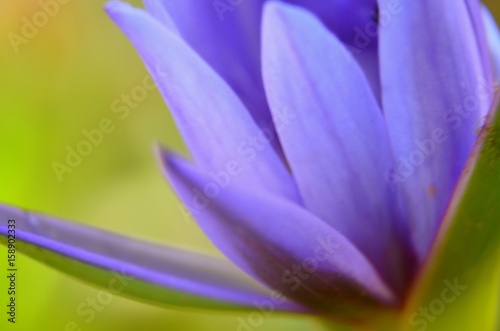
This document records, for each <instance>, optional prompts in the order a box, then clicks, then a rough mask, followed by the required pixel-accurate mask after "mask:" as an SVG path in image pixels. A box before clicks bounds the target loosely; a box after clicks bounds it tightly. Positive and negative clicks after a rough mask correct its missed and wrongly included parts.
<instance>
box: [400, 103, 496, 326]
mask: <svg viewBox="0 0 500 331" xmlns="http://www.w3.org/2000/svg"><path fill="white" fill-rule="evenodd" d="M499 280H500V112H498V111H497V112H492V113H491V114H490V118H489V119H488V120H487V124H486V125H485V127H484V128H483V129H482V131H481V133H480V134H479V137H478V142H477V144H476V147H475V149H474V151H473V154H472V155H471V157H470V159H469V162H468V164H467V167H466V169H465V171H464V172H463V174H462V178H461V179H460V182H459V184H458V187H457V189H456V192H455V194H454V196H453V198H452V202H451V205H450V207H449V208H448V212H447V215H446V216H445V218H444V220H443V224H442V225H441V228H440V230H439V233H438V236H437V237H436V240H435V244H434V246H433V249H432V252H431V254H430V256H429V258H428V260H427V261H426V263H425V266H424V268H423V271H422V272H421V274H420V276H419V278H418V279H417V281H416V285H415V286H414V288H413V290H412V292H411V294H410V298H409V300H408V301H407V305H406V308H405V313H404V315H403V319H402V320H401V330H420V331H423V330H428V331H432V330H436V331H445V330H481V331H490V330H491V331H493V330H495V324H496V323H497V321H496V319H497V315H498V311H499V307H498V301H499V295H498V293H499V291H498V286H499Z"/></svg>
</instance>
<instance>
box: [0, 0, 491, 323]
mask: <svg viewBox="0 0 500 331" xmlns="http://www.w3.org/2000/svg"><path fill="white" fill-rule="evenodd" d="M130 2H131V3H133V4H134V5H137V6H140V3H139V1H130ZM103 3H104V1H100V0H99V1H89V2H87V1H77V0H67V4H65V5H61V6H60V8H59V12H58V13H57V14H56V15H54V17H51V18H50V20H49V21H48V23H47V24H46V25H45V26H43V27H42V28H39V29H38V31H36V32H34V33H33V35H34V36H33V37H32V38H29V39H28V40H27V43H25V44H21V45H19V49H18V52H15V50H14V49H13V47H12V46H11V44H10V42H9V40H8V38H7V35H8V33H10V32H15V33H17V34H21V27H22V25H23V21H22V19H23V17H26V18H30V19H31V18H32V17H33V15H34V14H35V13H36V12H38V11H40V5H39V3H38V0H19V1H18V0H2V1H0V152H1V153H0V201H1V202H4V203H10V204H13V205H18V206H23V207H26V208H29V209H33V210H37V211H41V212H44V213H48V214H53V215H58V216H60V217H63V218H67V219H71V220H75V221H79V222H82V223H87V224H91V225H94V226H98V227H100V228H104V229H110V230H113V231H115V232H119V233H123V234H126V235H131V236H134V237H140V238H144V239H147V240H151V241H156V242H159V243H169V244H174V245H178V246H182V247H188V248H190V249H195V250H200V251H204V252H209V253H213V254H219V253H218V252H217V250H216V249H215V248H214V247H213V246H212V245H211V244H210V242H209V241H208V240H207V239H206V238H205V236H204V235H203V234H202V232H201V231H200V230H199V229H198V228H197V226H196V225H195V223H193V222H191V221H190V220H188V219H185V218H184V217H183V215H182V214H181V212H180V211H179V202H178V201H177V199H176V198H175V196H174V195H173V193H172V191H171V190H170V188H169V187H168V185H167V184H166V182H165V181H164V180H163V178H162V176H161V172H160V170H159V167H158V165H157V163H156V160H155V157H154V154H153V146H154V145H155V144H156V143H158V142H161V143H162V144H164V145H166V146H168V147H170V148H174V149H176V150H179V151H181V152H183V153H187V152H186V149H185V147H184V145H183V143H182V140H181V139H180V136H179V133H178V131H177V129H176V128H175V125H174V123H173V121H172V118H171V116H170V114H169V113H168V110H167V108H166V106H165V105H164V103H163V101H162V100H161V97H160V95H159V93H158V92H157V91H156V90H152V91H148V93H147V94H146V95H145V96H144V98H143V100H136V105H134V106H133V107H128V108H129V111H130V112H129V113H128V116H126V117H125V118H123V119H121V118H120V117H119V114H117V113H114V112H113V111H112V107H113V104H114V103H115V104H116V103H119V102H120V101H116V100H120V98H122V96H123V95H130V94H131V92H132V91H133V90H134V88H136V87H138V86H142V85H143V80H144V78H145V77H146V75H147V72H146V70H145V68H144V66H143V65H142V62H141V61H140V59H139V57H138V56H137V55H136V52H135V50H134V49H133V48H132V46H131V45H130V43H129V42H128V40H127V39H126V38H125V37H124V36H123V35H122V33H121V32H120V31H119V30H118V28H117V27H116V26H115V25H114V24H113V23H112V22H111V21H110V20H109V19H108V17H107V16H106V15H105V13H104V11H103ZM486 3H487V5H488V6H489V7H490V9H492V10H493V11H494V13H495V15H496V16H497V18H499V17H500V4H498V3H497V2H495V1H493V0H492V1H486ZM120 105H123V104H120ZM103 118H110V119H111V120H112V121H113V124H114V125H115V126H116V129H115V130H114V132H112V133H111V134H108V135H106V136H105V138H104V140H103V142H102V143H101V144H99V145H98V146H95V147H94V148H93V150H92V152H91V153H90V155H88V156H86V157H84V158H83V160H82V162H81V164H80V165H79V166H77V167H75V168H74V169H73V171H72V172H71V173H65V174H64V175H63V176H62V180H60V178H58V177H57V176H56V174H55V172H54V169H53V162H60V163H64V162H65V157H66V154H67V148H68V146H69V147H70V148H75V147H76V145H77V144H78V143H79V142H80V141H82V140H83V139H85V137H84V135H83V134H82V130H92V129H95V128H98V126H99V122H100V121H101V120H102V119H103ZM3 256H6V252H5V248H4V247H1V248H0V270H4V269H5V268H4V265H3V263H4V262H2V261H4V259H3V258H2V257H3ZM18 266H19V269H20V271H19V274H18V276H19V279H18V290H19V297H18V316H17V318H18V323H17V324H16V325H15V326H14V327H13V326H12V325H10V324H8V323H6V318H5V316H4V315H5V313H4V309H3V308H1V309H0V316H1V317H0V330H18V331H42V330H43V331H46V330H50V331H71V329H66V325H67V324H68V323H69V322H72V321H74V322H76V323H77V324H79V326H80V328H81V330H82V331H101V330H102V331H104V330H105V331H114V330H120V331H129V330H130V331H135V330H144V331H153V330H238V322H237V319H238V317H240V315H238V314H216V313H206V312H193V311H176V310H166V309H160V308H156V307H152V306H149V305H145V304H142V303H137V302H134V301H131V300H128V299H124V298H120V297H116V296H115V297H114V298H113V301H112V302H111V303H110V304H109V305H107V306H104V308H103V310H102V311H100V312H97V313H96V316H95V318H94V319H93V321H92V322H91V323H86V322H85V321H84V319H83V318H82V317H80V316H79V315H78V314H77V312H76V310H77V307H78V306H79V305H80V304H81V303H82V302H85V301H86V300H87V298H89V297H95V296H96V294H97V292H98V290H97V289H95V288H93V287H90V286H87V285H85V284H82V283H80V282H79V281H77V280H75V279H73V278H71V277H68V276H65V275H63V274H61V273H59V272H57V271H54V270H52V269H50V268H48V267H45V266H44V265H42V264H39V263H37V262H34V261H32V260H30V259H29V258H25V257H24V256H22V255H18ZM0 275H3V274H2V273H1V272H0ZM6 288H7V286H6V282H5V279H4V277H3V276H2V277H1V278H0V307H3V306H4V304H3V302H4V300H2V299H3V298H4V297H5V295H6V293H5V292H6V291H5V290H4V289H6ZM242 316H243V317H245V315H242ZM258 330H262V331H266V330H269V331H271V330H273V331H276V330H321V326H320V325H319V324H317V323H316V322H315V321H313V320H311V319H308V318H293V317H286V316H276V317H272V318H269V319H267V320H266V321H265V323H264V324H263V325H262V326H261V327H259V328H258Z"/></svg>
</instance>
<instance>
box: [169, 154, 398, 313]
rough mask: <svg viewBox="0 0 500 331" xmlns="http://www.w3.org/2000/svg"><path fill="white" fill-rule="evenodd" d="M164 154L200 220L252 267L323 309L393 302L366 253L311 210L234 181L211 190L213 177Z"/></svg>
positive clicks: (241, 263) (171, 175) (276, 286)
mask: <svg viewBox="0 0 500 331" xmlns="http://www.w3.org/2000/svg"><path fill="white" fill-rule="evenodd" d="M161 157H162V159H163V161H164V165H165V169H166V174H167V176H168V177H169V180H170V182H171V183H172V185H173V187H174V189H175V190H176V192H177V194H178V195H179V197H180V198H181V199H182V201H184V203H185V204H186V205H187V208H188V209H189V210H190V211H191V212H192V213H193V215H194V217H195V218H196V220H197V221H198V223H199V225H200V226H201V228H202V229H203V230H204V231H205V233H206V234H207V235H208V236H209V238H210V239H211V240H212V242H213V243H214V244H215V245H216V246H217V247H218V248H219V249H220V250H221V251H222V252H223V253H224V254H225V255H226V256H227V257H228V258H229V259H230V260H231V261H233V262H234V263H235V264H236V265H237V266H239V267H240V268H241V269H243V270H245V271H246V272H247V273H248V274H249V275H251V276H253V277H254V278H256V279H258V280H260V281H262V282H263V283H265V284H266V285H268V286H269V287H270V288H273V289H276V290H279V291H281V292H283V293H284V294H285V295H286V296H287V297H289V298H291V299H293V300H295V301H297V302H300V303H302V304H305V305H307V306H310V307H314V308H316V309H319V310H324V309H332V308H335V309H339V310H341V311H349V310H350V309H352V308H353V306H354V307H358V308H359V305H362V306H363V305H365V304H368V303H370V302H372V303H373V301H372V300H374V299H376V300H379V301H382V302H385V303H389V302H393V299H394V298H393V294H392V292H391V290H390V289H389V288H388V287H387V286H386V285H385V283H384V282H383V281H382V280H381V278H380V277H379V275H378V274H377V271H376V270H375V268H374V267H373V266H372V265H371V263H370V262H369V261H368V260H367V259H366V258H365V257H364V255H363V254H362V253H360V252H359V251H358V250H357V248H356V247H355V246H354V245H352V244H351V243H350V242H349V240H347V239H346V238H344V236H342V234H340V233H339V232H337V231H335V230H334V229H332V228H331V227H329V226H328V225H326V223H323V222H322V221H321V220H320V219H319V218H317V217H315V216H313V215H312V214H310V213H309V212H308V211H307V210H305V209H303V208H301V207H300V206H298V205H296V204H293V203H291V202H289V201H288V200H285V199H282V198H279V197H277V196H275V195H271V194H268V193H267V192H264V191H257V190H256V191H254V190H250V189H248V188H243V187H240V186H237V185H231V186H229V187H225V188H221V187H218V189H216V190H214V185H215V184H214V182H213V181H212V180H211V179H210V178H208V177H206V176H203V175H202V174H201V173H200V172H199V171H198V170H197V169H196V168H195V167H194V166H192V165H190V164H189V163H187V162H185V161H183V160H182V159H180V158H178V157H176V156H173V155H171V154H168V153H165V152H163V153H162V156H161ZM200 202H202V204H200Z"/></svg>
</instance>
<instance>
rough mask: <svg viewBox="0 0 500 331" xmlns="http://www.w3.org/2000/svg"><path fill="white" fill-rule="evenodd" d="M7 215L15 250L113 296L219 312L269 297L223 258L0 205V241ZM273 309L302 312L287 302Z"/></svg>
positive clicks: (5, 233)
mask: <svg viewBox="0 0 500 331" xmlns="http://www.w3.org/2000/svg"><path fill="white" fill-rule="evenodd" d="M11 219H13V220H15V237H16V243H15V245H16V249H17V250H19V251H21V252H23V253H25V254H27V255H29V256H31V257H33V258H35V259H37V260H38V261H40V262H43V263H45V264H48V265H50V266H52V267H55V268H56V269H59V270H61V271H64V272H66V273H68V274H70V275H73V276H76V277H78V278H80V279H83V280H85V281H88V282H90V283H92V284H95V285H99V286H101V287H106V288H108V289H109V290H110V291H112V292H113V293H116V294H118V293H119V294H122V295H125V296H129V297H130V296H131V297H134V298H136V299H139V300H143V301H147V302H150V303H154V304H158V305H167V306H175V307H179V306H180V307H189V308H203V309H223V310H241V309H244V310H247V309H252V306H253V302H254V301H255V300H257V301H259V300H266V299H268V298H269V295H268V292H269V291H268V290H266V289H265V288H263V287H262V286H261V285H258V284H257V283H256V282H255V281H253V280H251V279H250V278H248V276H246V275H244V274H242V273H241V272H240V271H239V270H237V269H236V268H234V267H233V266H232V265H230V264H228V263H227V262H225V261H222V260H219V259H216V258H213V257H209V256H206V255H201V254H198V253H193V252H188V251H183V250H180V249H176V248H170V247H164V246H159V245H156V244H152V243H147V242H142V241H139V240H135V239H131V238H127V237H124V236H120V235H117V234H113V233H109V232H105V231H101V230H98V229H94V228H91V227H87V226H83V225H78V224H75V223H69V222H63V221H59V220H56V219H53V218H50V217H47V216H44V215H39V214H33V213H29V212H25V211H21V210H18V209H14V208H10V207H4V206H0V239H1V240H2V242H3V243H4V244H7V238H6V237H7V236H8V235H9V234H11V235H12V234H14V232H12V231H10V232H9V230H12V229H13V227H12V226H10V227H9V224H11V223H9V222H8V220H11ZM9 238H11V237H9ZM9 243H12V240H10V241H9ZM266 294H267V295H266ZM279 308H280V310H287V311H288V310H291V311H300V310H303V309H302V308H301V307H300V306H299V305H296V304H293V303H290V302H288V301H287V302H285V303H284V304H283V305H280V307H279Z"/></svg>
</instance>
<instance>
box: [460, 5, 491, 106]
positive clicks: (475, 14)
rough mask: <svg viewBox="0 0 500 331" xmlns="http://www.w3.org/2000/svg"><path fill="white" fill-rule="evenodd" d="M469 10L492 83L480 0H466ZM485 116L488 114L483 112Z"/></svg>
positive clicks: (484, 75) (487, 73)
mask: <svg viewBox="0 0 500 331" xmlns="http://www.w3.org/2000/svg"><path fill="white" fill-rule="evenodd" d="M465 2H466V4H467V8H468V10H469V15H470V19H471V21H472V25H473V28H474V32H475V35H476V45H477V47H478V49H479V52H480V54H481V58H482V64H483V77H484V79H485V80H486V81H487V82H488V83H489V84H491V81H492V75H491V69H492V68H491V56H490V52H489V48H488V39H487V36H486V31H485V23H484V20H483V14H482V8H481V6H482V5H481V2H480V1H478V0H465ZM482 115H483V116H484V115H486V114H482Z"/></svg>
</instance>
